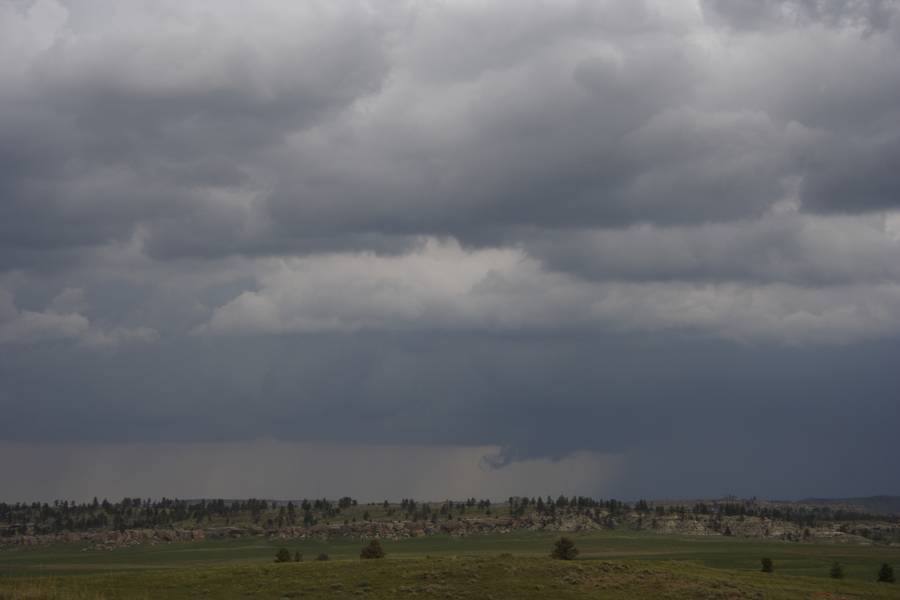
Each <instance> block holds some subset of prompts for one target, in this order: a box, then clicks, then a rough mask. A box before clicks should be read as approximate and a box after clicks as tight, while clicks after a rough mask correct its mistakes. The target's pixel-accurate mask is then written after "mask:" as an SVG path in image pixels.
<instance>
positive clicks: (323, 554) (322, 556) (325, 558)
mask: <svg viewBox="0 0 900 600" xmlns="http://www.w3.org/2000/svg"><path fill="white" fill-rule="evenodd" d="M316 560H328V555H327V554H325V553H324V552H322V553H321V554H319V555H318V556H317V557H316Z"/></svg>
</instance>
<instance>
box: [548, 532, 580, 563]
mask: <svg viewBox="0 0 900 600" xmlns="http://www.w3.org/2000/svg"><path fill="white" fill-rule="evenodd" d="M576 556H578V548H576V547H575V543H574V542H573V541H572V540H570V539H569V538H567V537H561V538H559V539H558V540H557V541H556V543H555V544H554V545H553V552H551V553H550V557H551V558H555V559H558V560H574V559H575V557H576Z"/></svg>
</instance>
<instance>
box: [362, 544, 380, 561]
mask: <svg viewBox="0 0 900 600" xmlns="http://www.w3.org/2000/svg"><path fill="white" fill-rule="evenodd" d="M359 557H360V558H384V548H382V547H381V542H379V541H378V540H372V541H371V542H369V545H368V546H366V547H365V548H363V549H362V550H361V551H360V553H359Z"/></svg>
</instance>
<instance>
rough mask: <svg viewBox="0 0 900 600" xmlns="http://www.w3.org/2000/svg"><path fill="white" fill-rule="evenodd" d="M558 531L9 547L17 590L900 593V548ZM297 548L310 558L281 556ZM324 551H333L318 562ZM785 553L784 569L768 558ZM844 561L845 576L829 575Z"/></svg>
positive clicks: (143, 593) (111, 593) (99, 594)
mask: <svg viewBox="0 0 900 600" xmlns="http://www.w3.org/2000/svg"><path fill="white" fill-rule="evenodd" d="M556 537H557V536H555V535H553V534H549V533H513V534H508V535H494V536H472V537H468V538H450V537H446V536H433V537H427V538H417V539H409V540H402V541H396V542H391V541H386V542H384V547H385V550H386V551H387V553H388V558H386V559H384V560H380V561H360V560H359V558H358V555H359V549H360V548H361V546H362V545H363V543H362V542H360V541H359V540H347V539H333V540H328V541H319V540H289V541H283V542H282V541H278V540H273V541H270V540H266V539H264V538H243V539H237V540H207V541H202V542H189V543H178V544H160V545H156V546H136V547H132V548H124V549H119V550H114V551H82V548H81V547H80V546H56V547H50V548H35V549H4V550H2V551H0V599H6V598H59V599H67V598H72V599H81V598H106V599H113V598H198V597H206V598H251V597H256V598H301V597H302V598H325V597H328V598H331V597H366V598H396V597H408V598H489V597H493V598H498V599H499V598H546V597H560V598H672V599H677V598H772V599H779V598H798V599H799V598H900V585H898V584H894V585H890V584H876V583H874V578H875V573H876V571H877V570H878V567H879V566H880V564H881V563H882V562H888V563H891V564H893V565H894V566H895V569H898V570H900V548H886V547H872V546H848V545H828V544H797V543H785V542H765V541H759V540H742V539H733V538H724V537H702V538H700V537H674V536H658V535H652V534H634V533H632V534H628V533H624V532H602V533H590V534H582V535H573V536H571V537H572V538H573V539H574V540H575V542H576V544H577V546H578V548H579V549H580V550H581V554H580V556H579V560H577V561H574V562H560V561H552V560H550V559H549V558H547V554H548V553H549V550H550V547H551V546H552V542H553V540H554V539H555V538H556ZM281 546H285V547H287V548H288V549H289V550H290V551H291V552H292V553H293V552H295V551H299V552H301V553H302V554H303V556H304V561H303V562H302V563H287V564H274V563H272V559H273V557H274V555H275V551H276V550H277V549H278V548H279V547H281ZM321 552H325V553H327V554H329V556H330V557H331V558H332V560H330V561H328V562H319V561H314V560H312V559H313V558H314V557H315V556H316V555H318V554H319V553H321ZM763 556H768V557H770V558H772V559H773V561H774V563H775V573H774V574H772V575H768V574H764V573H760V572H759V564H760V563H759V561H760V558H761V557H763ZM834 561H839V562H840V563H841V564H842V565H843V566H844V571H845V573H846V578H845V579H844V580H842V581H835V580H832V579H829V578H828V570H829V568H830V566H831V564H832V563H833V562H834Z"/></svg>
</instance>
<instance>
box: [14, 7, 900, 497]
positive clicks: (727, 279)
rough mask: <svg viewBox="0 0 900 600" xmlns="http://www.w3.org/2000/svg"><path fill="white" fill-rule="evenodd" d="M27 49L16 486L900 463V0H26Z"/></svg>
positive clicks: (200, 491)
mask: <svg viewBox="0 0 900 600" xmlns="http://www.w3.org/2000/svg"><path fill="white" fill-rule="evenodd" d="M0 81H2V82H3V83H2V85H0V456H2V457H3V459H2V460H0V482H2V483H0V500H3V499H5V500H13V501H15V500H30V499H50V498H56V497H60V498H90V497H92V496H94V495H98V496H108V497H110V498H117V497H121V496H132V495H140V496H144V497H148V496H152V497H160V496H170V497H171V496H181V497H199V496H214V497H249V496H255V497H279V498H301V497H321V496H329V497H336V496H339V495H344V494H345V493H351V495H354V496H355V497H358V498H361V499H371V500H380V499H383V498H391V499H399V498H401V497H410V496H414V497H417V498H423V499H430V498H434V499H440V498H454V497H455V498H462V497H469V496H476V497H496V498H503V497H506V496H508V495H526V494H527V495H537V494H543V495H546V494H553V495H556V494H559V493H565V494H583V495H592V496H602V497H619V498H632V499H636V498H639V497H646V498H679V497H680V498H696V497H719V496H722V495H725V494H736V495H741V496H746V497H750V496H759V497H769V498H802V497H808V496H820V497H821V496H832V497H836V496H845V497H846V496H860V495H868V494H900V465H898V463H897V458H898V457H900V435H898V423H900V370H898V365H900V168H898V167H900V2H898V1H897V0H781V1H778V0H594V1H587V0H583V1H580V0H552V1H550V0H543V1H537V0H517V1H515V2H513V1H511V0H510V1H500V0H477V1H476V0H384V1H378V2H374V1H362V0H359V1H356V0H339V1H333V0H329V1H325V0H304V1H300V2H293V1H287V0H279V1H276V0H260V1H258V2H253V3H247V2H242V1H239V0H159V1H155V2H138V1H136V0H123V1H120V2H115V3H98V2H93V1H89V0H5V1H3V2H0Z"/></svg>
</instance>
